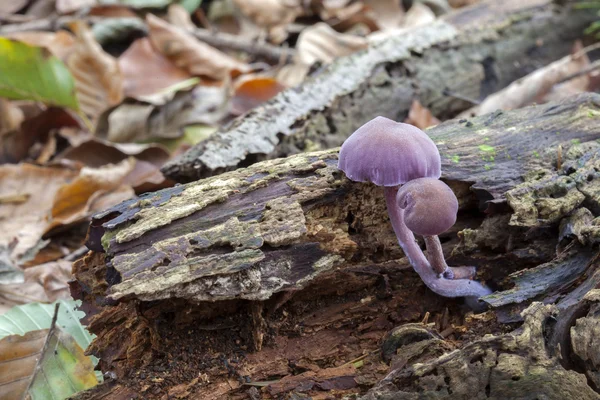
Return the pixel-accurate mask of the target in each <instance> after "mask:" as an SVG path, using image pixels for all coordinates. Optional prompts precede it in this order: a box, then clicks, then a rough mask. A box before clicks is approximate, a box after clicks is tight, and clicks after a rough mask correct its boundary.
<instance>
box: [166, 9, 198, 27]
mask: <svg viewBox="0 0 600 400" xmlns="http://www.w3.org/2000/svg"><path fill="white" fill-rule="evenodd" d="M167 18H168V20H169V23H171V24H172V25H175V26H178V27H180V28H183V29H185V30H186V31H193V30H194V29H196V25H194V23H193V22H192V18H191V17H190V13H188V12H187V10H186V9H185V8H183V6H181V5H180V4H171V5H170V6H169V10H168V12H167Z"/></svg>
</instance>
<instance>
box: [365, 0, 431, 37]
mask: <svg viewBox="0 0 600 400" xmlns="http://www.w3.org/2000/svg"><path fill="white" fill-rule="evenodd" d="M364 4H365V5H366V6H367V7H368V8H370V9H371V10H372V11H373V13H374V14H375V18H374V19H375V22H376V23H377V25H378V26H379V29H381V30H387V29H394V28H397V27H399V26H400V25H401V24H402V21H403V20H404V8H403V7H402V4H401V2H400V1H398V0H365V1H364ZM417 4H420V3H415V4H414V5H413V8H414V6H415V5H417ZM411 9H412V8H411Z"/></svg>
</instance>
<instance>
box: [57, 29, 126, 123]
mask: <svg viewBox="0 0 600 400" xmlns="http://www.w3.org/2000/svg"><path fill="white" fill-rule="evenodd" d="M72 29H73V30H74V32H75V35H76V37H77V43H76V45H75V50H74V51H73V53H72V54H70V55H69V56H68V57H67V66H68V67H69V69H70V70H71V73H72V74H73V77H74V78H75V88H76V90H77V98H78V100H79V105H80V107H81V109H82V110H83V112H85V113H86V114H87V115H89V116H90V117H92V119H94V120H95V119H96V118H97V117H98V116H99V115H100V114H101V113H102V112H103V111H104V110H106V109H107V108H109V107H111V106H114V105H116V104H119V103H120V102H121V100H123V77H122V75H121V71H120V69H119V64H118V62H117V60H116V59H115V58H114V57H112V56H110V55H109V54H107V53H105V52H104V50H102V47H101V46H100V45H99V44H98V42H96V40H95V39H94V34H93V33H92V31H91V30H90V29H89V28H88V26H87V25H86V24H85V23H84V22H82V21H77V22H75V23H73V24H72Z"/></svg>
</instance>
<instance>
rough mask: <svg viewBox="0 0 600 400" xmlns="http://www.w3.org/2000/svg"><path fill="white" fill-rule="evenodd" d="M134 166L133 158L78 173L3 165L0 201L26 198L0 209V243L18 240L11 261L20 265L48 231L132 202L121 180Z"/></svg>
mask: <svg viewBox="0 0 600 400" xmlns="http://www.w3.org/2000/svg"><path fill="white" fill-rule="evenodd" d="M134 167H135V160H133V159H127V160H124V161H122V162H121V163H118V164H110V165H107V166H105V167H101V168H97V169H94V168H87V167H85V168H83V169H81V171H78V170H72V169H66V168H52V167H37V166H33V165H29V164H18V165H4V166H1V167H0V181H2V185H0V196H3V195H27V196H28V197H27V201H25V202H23V203H20V204H0V243H5V244H6V243H11V242H12V240H13V239H14V238H16V239H17V240H18V243H17V245H16V247H15V248H14V250H13V252H12V257H13V259H15V260H19V259H20V258H21V257H22V256H23V255H24V254H25V253H26V252H27V251H28V250H30V249H33V248H35V247H36V245H37V243H38V242H39V241H40V239H41V237H42V236H43V235H45V234H47V233H49V232H50V230H51V229H53V228H56V227H58V226H61V225H68V224H71V223H75V222H79V221H83V220H84V219H86V218H88V217H89V215H90V214H91V213H93V212H95V211H99V210H100V209H103V208H105V207H108V206H111V205H114V204H117V203H118V202H120V201H123V200H126V199H128V198H130V197H132V196H133V194H134V193H133V189H131V187H130V186H128V185H123V181H124V180H125V178H126V176H127V175H128V174H129V173H131V172H132V171H133V169H134ZM38 250H39V249H38ZM30 255H32V256H33V255H35V253H34V254H30ZM19 261H22V260H19Z"/></svg>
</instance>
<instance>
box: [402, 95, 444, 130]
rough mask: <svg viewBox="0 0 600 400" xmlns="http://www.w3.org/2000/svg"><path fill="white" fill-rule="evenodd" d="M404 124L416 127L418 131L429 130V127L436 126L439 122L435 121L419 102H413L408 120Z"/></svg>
mask: <svg viewBox="0 0 600 400" xmlns="http://www.w3.org/2000/svg"><path fill="white" fill-rule="evenodd" d="M404 122H405V123H407V124H411V125H414V126H416V127H417V128H419V129H425V128H429V127H430V126H434V125H438V124H439V123H440V120H439V119H437V118H436V117H435V116H434V115H433V114H432V113H431V111H429V109H428V108H427V107H424V106H423V105H422V104H421V102H420V101H419V100H413V102H412V104H411V106H410V110H409V111H408V118H406V119H405V120H404Z"/></svg>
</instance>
